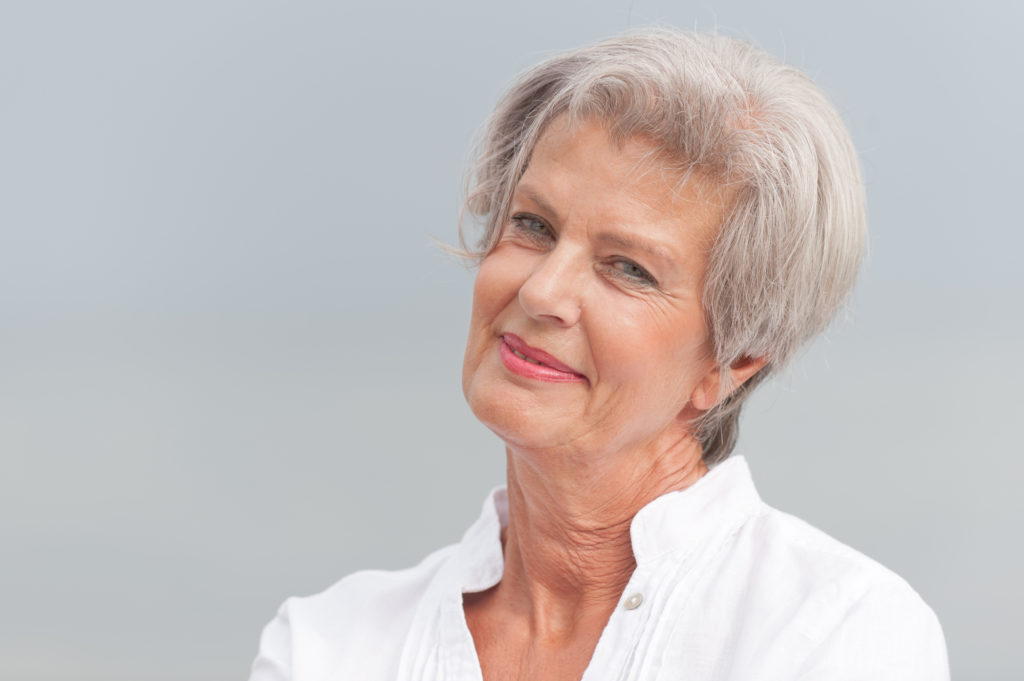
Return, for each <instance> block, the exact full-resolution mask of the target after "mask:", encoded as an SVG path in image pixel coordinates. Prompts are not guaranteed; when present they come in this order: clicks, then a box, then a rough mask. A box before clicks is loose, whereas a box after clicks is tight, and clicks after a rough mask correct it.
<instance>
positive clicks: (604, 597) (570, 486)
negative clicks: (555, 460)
mask: <svg viewBox="0 0 1024 681" xmlns="http://www.w3.org/2000/svg"><path fill="white" fill-rule="evenodd" d="M691 442H692V441H691ZM692 445H693V446H692V447H682V448H677V449H676V451H674V452H672V454H671V455H669V456H666V457H655V458H646V459H645V460H647V461H654V462H655V463H654V465H650V466H648V467H647V468H642V467H639V466H636V465H635V462H634V464H632V465H630V462H627V461H624V462H623V463H624V464H627V465H623V466H620V468H621V469H622V470H620V471H618V472H613V474H611V475H609V471H602V472H601V473H600V474H598V475H596V476H593V477H592V478H590V479H588V476H587V473H588V471H586V470H579V471H578V475H574V476H573V477H574V479H573V480H570V481H566V480H558V479H551V477H546V476H544V475H543V473H542V471H539V470H538V469H537V468H536V467H533V466H531V465H529V464H526V463H524V461H523V459H522V458H520V457H517V456H516V454H515V453H514V452H512V451H511V449H509V451H508V503H509V524H508V527H507V528H505V531H504V532H503V535H502V542H503V544H504V556H505V570H504V575H503V577H502V581H501V582H500V584H499V588H500V589H501V590H502V591H505V594H504V595H505V599H504V600H505V602H506V603H507V604H509V605H511V606H512V607H513V608H514V610H515V611H516V612H517V613H519V615H521V616H522V617H524V619H525V620H526V621H527V622H528V624H529V627H530V630H531V631H532V632H534V633H535V634H536V635H538V636H541V637H544V638H546V639H549V640H559V639H568V638H571V636H572V634H573V632H574V631H575V630H576V629H578V628H586V626H587V625H588V624H589V625H592V624H593V623H594V622H600V623H601V624H602V625H603V623H604V622H606V621H607V619H608V617H610V616H611V613H612V611H613V610H614V609H615V607H616V605H617V604H618V601H619V599H620V597H621V595H622V592H623V590H624V589H625V587H626V584H627V583H628V582H629V579H630V577H631V576H632V574H633V571H634V570H635V569H636V559H635V557H634V555H633V546H632V539H631V535H630V527H631V524H632V521H633V517H634V516H635V515H636V514H637V512H638V511H639V510H640V509H641V508H643V507H644V506H646V505H647V504H648V503H650V502H651V501H653V500H654V499H656V498H657V497H659V496H661V495H663V494H665V493H667V492H671V491H676V490H681V489H685V488H687V487H689V486H690V485H692V484H693V483H694V482H696V481H697V480H699V479H700V478H701V477H702V476H703V475H704V474H705V473H706V472H707V470H708V469H707V466H706V465H705V464H704V462H703V460H702V459H701V456H700V453H701V452H700V447H699V445H698V444H697V443H696V442H692Z"/></svg>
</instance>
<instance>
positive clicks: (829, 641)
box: [250, 456, 949, 681]
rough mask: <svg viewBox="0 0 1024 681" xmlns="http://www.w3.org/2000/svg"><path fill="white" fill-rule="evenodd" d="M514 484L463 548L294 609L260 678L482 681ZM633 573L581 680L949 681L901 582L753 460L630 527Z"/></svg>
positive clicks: (358, 581)
mask: <svg viewBox="0 0 1024 681" xmlns="http://www.w3.org/2000/svg"><path fill="white" fill-rule="evenodd" d="M507 522H508V501H507V497H506V495H505V491H504V489H498V490H495V491H494V492H493V493H492V494H491V496H490V497H489V498H488V500H487V502H486V503H485V504H484V509H483V513H482V515H481V516H480V518H479V519H478V520H477V521H476V523H474V524H473V525H472V527H470V528H469V530H468V531H467V532H466V534H465V536H464V537H463V538H462V541H461V542H459V543H458V544H455V545H453V546H449V547H447V548H444V549H441V550H440V551H437V552H435V553H433V554H431V555H430V556H428V557H427V558H426V559H425V560H424V561H423V562H422V563H420V564H419V565H417V566H416V567H414V568H410V569H407V570H401V571H397V572H384V571H364V572H357V573H355V574H353V575H350V576H348V577H346V578H344V579H342V580H341V581H340V582H338V583H337V584H335V585H334V586H332V587H331V588H329V589H328V590H327V591H324V592H323V593H320V594H318V595H316V596H310V597H308V598H290V599H288V600H287V601H286V602H285V603H284V605H283V606H282V607H281V609H280V611H279V612H278V614H277V617H276V618H275V619H274V620H273V621H271V622H270V624H268V625H267V626H266V628H265V629H264V630H263V636H262V639H261V641H260V651H259V655H258V656H257V657H256V660H255V662H254V663H253V667H252V676H251V677H250V681H279V680H283V679H290V680H291V681H328V680H334V681H340V680H342V679H346V680H352V681H395V680H398V681H442V680H443V681H481V678H482V677H481V672H480V663H479V661H478V659H477V656H476V650H475V648H474V646H473V639H472V636H471V635H470V632H469V629H468V628H467V626H466V619H465V616H464V613H463V608H462V594H463V593H466V592H474V591H483V590H486V589H489V588H490V587H492V586H494V585H495V584H497V583H498V582H499V581H500V580H501V575H502V570H503V567H504V565H503V559H502V547H501V540H500V532H501V528H502V527H503V526H504V525H505V524H506V523H507ZM630 537H631V540H632V544H633V553H634V556H635V557H636V564H637V567H636V570H635V572H634V573H633V576H632V577H631V579H630V580H629V584H628V585H627V586H626V589H625V591H624V592H623V594H622V599H621V603H620V606H619V607H618V608H616V610H615V611H614V612H613V614H612V616H611V618H610V619H609V620H608V624H607V626H605V629H604V632H603V633H602V634H601V638H600V640H599V641H598V643H597V647H596V648H595V650H594V655H593V658H592V659H591V661H590V665H589V666H588V667H587V670H586V672H585V673H584V675H583V681H612V680H616V681H619V680H621V681H625V680H626V679H630V680H636V681H654V680H658V681H668V680H669V679H679V680H686V681H727V680H728V681H783V680H786V681H791V680H797V679H799V680H801V681H812V680H813V681H826V680H827V681H855V680H857V681H886V680H891V681H943V680H947V679H949V669H948V663H947V657H946V647H945V641H944V640H943V636H942V629H941V628H940V626H939V622H938V620H937V619H936V617H935V614H934V613H933V612H932V610H931V609H930V608H929V607H928V606H927V605H926V604H925V603H924V601H922V600H921V598H920V596H918V595H917V593H916V592H915V591H914V590H913V589H912V588H911V587H910V586H909V585H908V584H907V583H906V582H905V581H903V580H902V579H901V578H900V577H898V576H897V575H895V574H894V573H892V572H890V571H889V570H887V569H886V568H884V567H882V566H881V565H879V564H878V563H875V562H874V561H872V560H871V559H869V558H867V557H866V556H864V555H862V554H860V553H858V552H857V551H854V550H853V549H851V548H849V547H847V546H845V545H843V544H840V543H839V542H837V541H836V540H834V539H832V538H831V537H829V536H827V535H825V534H824V533H822V532H821V531H819V530H817V529H815V528H813V527H811V526H810V525H808V524H806V523H804V522H803V521H801V520H799V519H797V518H794V517H793V516H790V515H787V514H785V513H782V512H780V511H777V510H775V509H773V508H771V507H769V506H767V505H765V503H764V502H762V501H761V499H760V497H759V496H758V494H757V491H756V490H755V489H754V484H753V481H752V480H751V478H750V470H749V469H748V467H747V463H746V461H744V460H743V458H742V457H738V456H737V457H732V458H730V459H728V460H727V461H725V462H724V463H721V464H720V465H718V466H716V467H715V468H714V469H712V470H711V472H709V473H708V474H707V475H705V476H704V477H703V478H701V479H700V480H699V481H698V482H697V483H695V484H694V485H692V486H690V487H689V488H687V489H685V490H683V491H679V492H671V493H669V494H666V495H664V496H661V497H659V498H657V499H655V500H654V501H652V502H651V503H650V504H648V505H647V506H645V507H644V508H643V509H641V510H640V512H639V513H637V515H636V517H635V518H634V519H633V522H632V525H631V526H630Z"/></svg>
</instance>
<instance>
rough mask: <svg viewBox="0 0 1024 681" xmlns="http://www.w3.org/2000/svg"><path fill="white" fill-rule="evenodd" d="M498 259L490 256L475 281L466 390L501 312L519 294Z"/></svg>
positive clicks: (465, 365) (464, 367)
mask: <svg viewBox="0 0 1024 681" xmlns="http://www.w3.org/2000/svg"><path fill="white" fill-rule="evenodd" d="M499 265H500V263H499V262H497V261H495V259H494V257H493V256H492V255H491V256H487V257H486V258H484V260H483V261H482V262H481V263H480V267H479V268H478V269H477V273H476V279H475V280H474V282H473V305H472V308H471V313H470V321H469V338H468V339H467V342H466V354H465V357H464V359H463V364H462V387H463V391H464V392H465V391H467V390H468V389H469V385H470V384H471V383H472V380H473V376H474V375H475V374H476V371H477V369H478V368H479V366H480V363H481V362H482V360H483V355H484V353H485V352H486V350H487V347H488V344H489V342H490V341H491V340H492V339H493V338H495V334H496V332H497V322H498V318H499V317H500V315H501V312H502V311H503V310H504V309H505V308H506V307H507V306H508V302H509V301H510V300H511V298H514V297H515V293H516V291H515V289H514V288H511V287H510V285H509V283H508V277H507V275H506V273H504V272H503V271H502V268H501V267H500V266H499Z"/></svg>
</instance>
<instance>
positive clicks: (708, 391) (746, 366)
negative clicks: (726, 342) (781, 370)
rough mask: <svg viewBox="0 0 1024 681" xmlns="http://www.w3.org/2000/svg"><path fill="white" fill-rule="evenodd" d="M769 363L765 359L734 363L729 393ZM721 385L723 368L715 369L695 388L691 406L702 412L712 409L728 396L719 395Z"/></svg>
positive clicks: (742, 360) (730, 373)
mask: <svg viewBox="0 0 1024 681" xmlns="http://www.w3.org/2000/svg"><path fill="white" fill-rule="evenodd" d="M767 363H768V360H767V358H764V357H743V358H741V359H739V360H737V361H736V362H733V364H732V367H730V369H729V378H730V383H731V388H730V391H729V392H732V391H733V390H735V389H736V388H738V387H740V386H741V385H743V384H744V383H746V382H747V380H748V379H750V378H751V377H752V376H753V375H754V374H756V373H757V372H758V371H760V370H761V369H762V368H764V365H765V364H767ZM721 385H722V368H721V367H715V368H714V369H712V370H711V371H709V372H708V373H707V375H706V376H704V379H703V380H702V381H701V382H700V383H698V384H697V387H696V388H694V390H693V394H692V395H691V396H690V404H691V405H692V406H693V407H694V408H695V409H699V410H700V411H707V410H708V409H711V408H712V407H714V406H715V405H716V404H718V403H719V402H720V401H721V400H722V399H724V398H725V397H726V395H728V393H725V394H719V393H720V392H721Z"/></svg>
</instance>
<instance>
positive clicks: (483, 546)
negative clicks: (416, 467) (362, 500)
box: [457, 456, 763, 592]
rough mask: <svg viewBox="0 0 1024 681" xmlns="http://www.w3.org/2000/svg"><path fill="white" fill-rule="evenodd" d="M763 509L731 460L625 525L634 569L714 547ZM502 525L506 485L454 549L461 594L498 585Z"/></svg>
mask: <svg viewBox="0 0 1024 681" xmlns="http://www.w3.org/2000/svg"><path fill="white" fill-rule="evenodd" d="M762 505H763V504H762V502H761V497H760V496H759V495H758V494H757V490H756V489H755V487H754V481H753V479H752V478H751V476H750V468H749V467H748V466H747V461H746V459H745V458H743V457H742V456H733V457H730V458H728V459H726V460H725V461H723V462H722V463H720V464H718V465H716V466H715V467H713V468H712V469H711V470H710V471H709V472H708V473H707V474H706V475H704V477H702V478H701V479H700V480H698V481H697V482H695V483H694V484H692V485H690V486H689V487H687V488H686V489H684V490H678V491H675V492H668V493H667V494H663V495H661V496H660V497H657V498H656V499H654V500H653V501H651V502H650V503H648V504H647V505H646V506H644V507H643V508H641V509H640V511H638V512H637V514H636V515H635V516H634V517H633V521H632V523H630V527H629V534H630V541H631V542H632V545H633V556H634V557H635V559H636V562H637V567H638V568H639V567H643V566H645V565H649V564H651V563H654V562H655V561H657V560H659V559H661V558H663V557H665V556H668V555H670V554H675V555H685V554H690V553H692V552H694V551H697V550H699V549H701V548H705V547H708V546H711V545H713V544H716V543H717V542H716V539H717V538H719V537H723V536H727V535H729V534H731V533H732V532H733V531H734V530H735V529H736V528H737V527H739V526H740V525H741V524H743V522H745V521H746V520H747V519H749V518H750V517H751V516H753V515H755V514H756V513H758V512H759V510H760V509H761V507H762ZM506 525H508V493H507V491H506V489H505V487H497V488H495V489H494V490H492V491H491V493H490V494H489V495H488V497H487V499H486V500H485V501H484V506H483V510H482V512H481V514H480V517H479V518H478V519H477V521H476V522H475V523H473V525H472V526H470V528H469V529H468V530H467V531H466V533H465V535H463V537H462V541H461V542H460V543H459V545H458V548H457V555H458V558H457V564H458V566H459V570H458V571H459V573H460V574H459V577H458V579H459V581H460V582H461V587H462V591H463V592H475V591H485V590H487V589H489V588H491V587H492V586H494V585H495V584H497V583H498V582H499V581H501V575H502V573H503V571H504V567H505V561H504V556H503V552H502V546H501V530H502V528H504V527H505V526H506Z"/></svg>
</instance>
